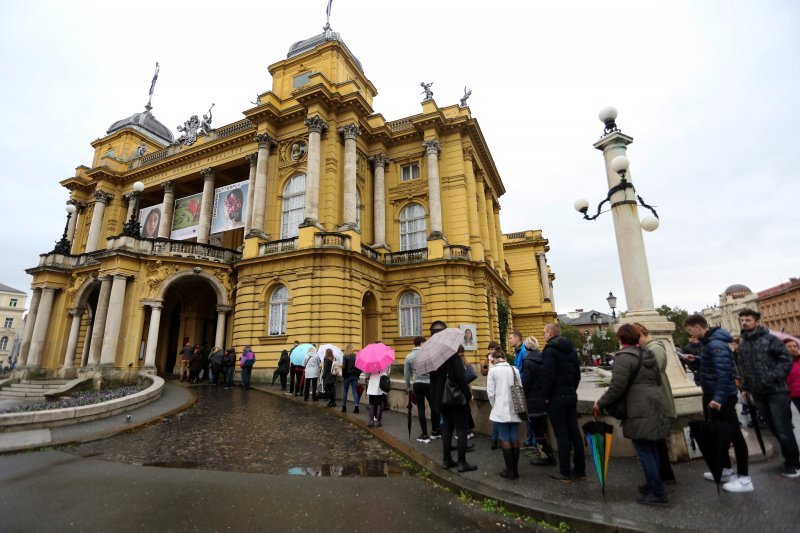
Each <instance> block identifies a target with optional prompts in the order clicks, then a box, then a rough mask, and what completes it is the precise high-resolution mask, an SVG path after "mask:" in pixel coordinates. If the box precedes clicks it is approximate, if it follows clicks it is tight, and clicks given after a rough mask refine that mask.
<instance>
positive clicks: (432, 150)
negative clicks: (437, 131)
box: [422, 139, 442, 155]
mask: <svg viewBox="0 0 800 533" xmlns="http://www.w3.org/2000/svg"><path fill="white" fill-rule="evenodd" d="M422 146H424V147H425V153H426V154H428V155H439V151H440V150H441V149H442V148H441V145H440V144H439V141H438V140H437V139H431V140H429V141H423V143H422Z"/></svg>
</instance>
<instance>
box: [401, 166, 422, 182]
mask: <svg viewBox="0 0 800 533" xmlns="http://www.w3.org/2000/svg"><path fill="white" fill-rule="evenodd" d="M418 178H419V163H411V164H410V165H403V166H402V167H400V179H401V180H402V181H411V180H415V179H418Z"/></svg>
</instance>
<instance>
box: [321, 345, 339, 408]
mask: <svg viewBox="0 0 800 533" xmlns="http://www.w3.org/2000/svg"><path fill="white" fill-rule="evenodd" d="M322 385H323V386H324V387H325V396H327V397H328V403H327V406H328V407H336V390H335V388H336V376H334V375H333V350H331V349H330V348H328V349H327V350H325V362H324V363H322Z"/></svg>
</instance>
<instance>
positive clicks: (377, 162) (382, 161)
mask: <svg viewBox="0 0 800 533" xmlns="http://www.w3.org/2000/svg"><path fill="white" fill-rule="evenodd" d="M369 160H370V162H371V163H372V164H373V166H374V167H375V168H378V167H381V168H386V163H388V162H389V157H388V156H387V155H386V154H384V153H383V152H381V153H379V154H375V155H373V156H370V158H369Z"/></svg>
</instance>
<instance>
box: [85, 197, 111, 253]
mask: <svg viewBox="0 0 800 533" xmlns="http://www.w3.org/2000/svg"><path fill="white" fill-rule="evenodd" d="M113 198H114V197H113V196H112V195H110V194H108V193H105V192H103V191H94V210H93V211H92V222H91V224H90V225H89V237H88V238H87V239H86V250H85V252H86V253H87V254H88V253H89V252H94V251H95V250H97V245H98V243H99V242H100V232H101V231H102V229H103V214H104V213H105V211H106V204H108V202H110V201H111V200H112V199H113Z"/></svg>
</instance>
